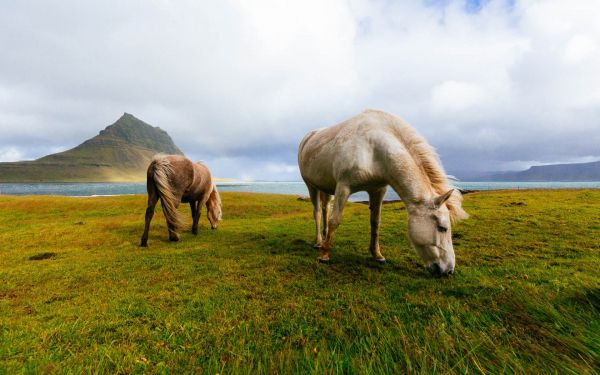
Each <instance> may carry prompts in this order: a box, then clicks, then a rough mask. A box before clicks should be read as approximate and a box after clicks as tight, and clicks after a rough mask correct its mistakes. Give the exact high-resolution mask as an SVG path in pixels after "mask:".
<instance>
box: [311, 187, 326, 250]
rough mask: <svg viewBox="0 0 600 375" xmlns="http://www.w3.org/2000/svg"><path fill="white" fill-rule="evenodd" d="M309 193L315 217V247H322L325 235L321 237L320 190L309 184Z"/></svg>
mask: <svg viewBox="0 0 600 375" xmlns="http://www.w3.org/2000/svg"><path fill="white" fill-rule="evenodd" d="M307 188H308V194H309V195H310V201H311V202H312V205H313V218H314V219H315V244H314V247H315V248H321V246H322V244H323V237H321V212H320V210H319V190H317V189H316V188H314V187H312V186H308V185H307Z"/></svg>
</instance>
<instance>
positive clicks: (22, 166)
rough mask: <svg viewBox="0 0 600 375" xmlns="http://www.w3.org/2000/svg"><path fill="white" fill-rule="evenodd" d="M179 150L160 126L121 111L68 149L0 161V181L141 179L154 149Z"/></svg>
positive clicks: (120, 180) (164, 150)
mask: <svg viewBox="0 0 600 375" xmlns="http://www.w3.org/2000/svg"><path fill="white" fill-rule="evenodd" d="M160 152H162V153H166V154H182V152H181V150H179V148H177V146H175V143H173V140H172V139H171V137H170V136H169V135H168V134H167V132H165V131H164V130H162V129H160V128H158V127H154V126H151V125H149V124H147V123H145V122H144V121H142V120H139V119H137V118H136V117H134V116H133V115H130V114H129V113H125V114H124V115H123V116H121V118H119V119H118V120H117V121H116V122H115V123H114V124H112V125H109V126H107V127H106V129H104V130H102V131H100V134H98V135H97V136H95V137H93V138H91V139H88V140H87V141H85V142H83V143H82V144H80V145H79V146H77V147H75V148H72V149H70V150H67V151H64V152H59V153H56V154H52V155H47V156H44V157H42V158H40V159H37V160H32V161H21V162H11V163H0V182H134V181H145V179H146V168H147V167H148V164H149V163H150V161H151V159H152V156H153V155H155V154H157V153H160Z"/></svg>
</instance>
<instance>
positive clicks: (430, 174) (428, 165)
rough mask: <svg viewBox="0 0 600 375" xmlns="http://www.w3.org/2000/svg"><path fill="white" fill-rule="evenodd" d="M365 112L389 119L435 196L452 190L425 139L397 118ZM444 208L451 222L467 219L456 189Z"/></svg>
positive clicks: (437, 157) (385, 114) (382, 113)
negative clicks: (446, 208) (446, 209)
mask: <svg viewBox="0 0 600 375" xmlns="http://www.w3.org/2000/svg"><path fill="white" fill-rule="evenodd" d="M367 111H369V112H371V111H372V112H378V113H379V114H381V115H384V116H386V117H387V118H388V119H389V121H390V123H391V124H392V125H394V126H393V128H394V129H395V130H396V134H397V136H398V138H399V139H400V140H401V141H402V143H403V144H404V146H405V147H406V150H407V151H408V152H409V154H410V155H411V157H412V159H413V160H414V162H415V164H416V165H417V166H418V167H419V171H420V172H421V177H422V180H423V181H425V182H428V183H429V184H430V186H431V188H432V190H433V191H434V192H435V193H436V194H437V195H442V194H444V193H446V192H447V191H448V190H450V189H453V187H452V186H450V184H449V183H448V177H447V175H446V172H445V171H444V168H443V167H442V163H441V162H440V158H439V156H438V154H437V152H436V151H435V149H434V148H433V147H432V146H431V145H429V144H428V143H427V141H425V138H423V137H422V136H420V135H419V134H418V133H417V132H416V130H415V129H413V128H412V127H411V126H410V125H409V124H408V123H406V122H405V121H404V120H402V119H401V118H399V117H397V116H394V115H391V114H389V113H387V112H383V111H379V110H367ZM446 207H448V211H449V213H450V219H451V220H452V222H457V221H459V220H463V219H466V218H468V217H469V214H467V213H466V212H465V211H464V210H463V209H462V194H461V193H460V191H458V189H456V188H454V192H453V193H452V195H451V196H450V198H449V199H448V200H447V201H446Z"/></svg>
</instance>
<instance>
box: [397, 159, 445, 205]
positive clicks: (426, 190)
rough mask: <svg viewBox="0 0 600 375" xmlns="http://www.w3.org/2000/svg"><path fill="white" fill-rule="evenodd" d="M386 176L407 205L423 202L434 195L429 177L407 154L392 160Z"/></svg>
mask: <svg viewBox="0 0 600 375" xmlns="http://www.w3.org/2000/svg"><path fill="white" fill-rule="evenodd" d="M388 176H389V179H390V181H389V184H390V186H391V187H392V189H394V191H395V192H396V193H397V194H398V195H399V196H400V198H401V199H402V201H404V202H405V203H406V204H408V205H410V204H417V203H420V202H424V201H426V200H428V199H432V197H433V196H434V191H433V188H432V186H431V183H430V182H429V179H428V178H427V177H426V176H424V175H423V172H422V171H421V169H420V168H419V166H418V165H417V164H416V163H415V161H414V160H413V159H412V158H411V157H409V156H406V157H404V158H402V159H401V160H394V161H392V162H391V163H390V171H389V175H388Z"/></svg>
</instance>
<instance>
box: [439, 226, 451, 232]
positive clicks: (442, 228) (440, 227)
mask: <svg viewBox="0 0 600 375" xmlns="http://www.w3.org/2000/svg"><path fill="white" fill-rule="evenodd" d="M437 230H438V231H439V232H443V233H446V232H447V231H448V228H446V227H443V226H441V225H438V227H437Z"/></svg>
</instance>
